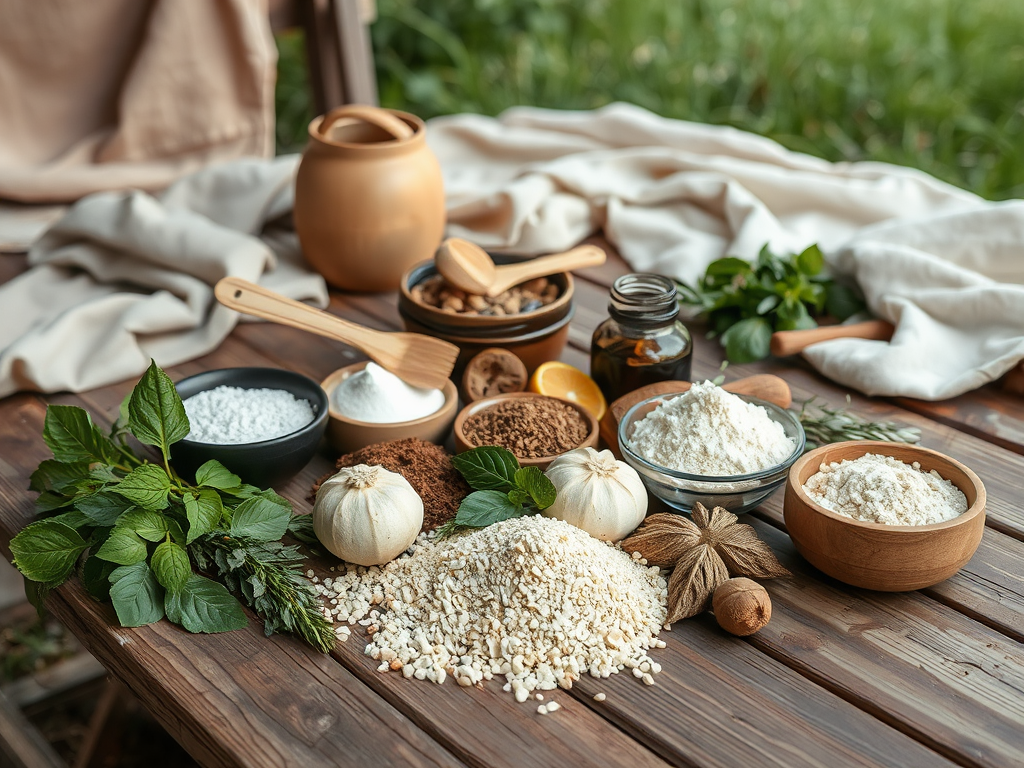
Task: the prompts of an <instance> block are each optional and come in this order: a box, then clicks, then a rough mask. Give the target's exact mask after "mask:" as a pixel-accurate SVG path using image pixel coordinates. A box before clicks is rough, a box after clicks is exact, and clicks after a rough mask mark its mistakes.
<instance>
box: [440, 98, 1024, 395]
mask: <svg viewBox="0 0 1024 768" xmlns="http://www.w3.org/2000/svg"><path fill="white" fill-rule="evenodd" d="M427 137H428V141H429V143H430V146H431V147H432V148H433V149H434V151H435V152H436V153H437V155H438V157H439V158H440V161H441V166H442V169H443V170H444V180H445V185H446V195H447V200H448V216H449V234H450V235H456V236H459V237H465V238H468V239H470V240H473V241H475V242H478V243H480V244H482V245H484V246H485V247H488V248H491V249H494V250H504V251H508V252H513V253H522V254H538V253H543V252H548V251H554V250H561V249H565V248H568V247H571V246H572V245H574V244H575V243H577V242H578V241H579V240H581V239H582V238H584V237H586V236H587V235H590V234H591V233H593V232H594V231H595V230H597V229H599V228H603V229H604V232H605V234H606V235H607V237H608V239H609V240H610V241H611V242H612V243H613V244H614V245H615V247H616V248H617V249H618V250H619V252H620V253H621V254H622V256H623V257H624V258H625V260H626V261H627V262H628V263H629V264H630V265H631V266H632V267H633V268H634V269H636V270H638V271H649V272H658V273H661V274H665V275H670V276H672V277H675V278H678V279H681V280H685V281H694V280H696V278H697V277H698V276H699V275H700V274H702V273H703V270H704V269H705V267H706V266H707V265H708V263H709V262H711V261H712V260H714V259H716V258H719V257H721V256H724V255H736V256H741V257H743V258H747V259H751V258H753V257H755V256H756V255H757V252H758V251H759V250H760V248H761V246H763V245H764V244H765V243H768V244H770V246H771V247H772V248H773V249H775V250H776V251H777V252H780V251H798V250H802V249H803V248H805V247H806V246H807V245H810V244H811V243H818V244H820V245H821V247H822V249H823V250H824V251H825V252H826V256H827V258H828V260H829V263H830V265H831V267H832V268H833V269H834V270H835V271H836V272H841V273H845V274H848V275H852V276H854V277H856V279H857V281H858V283H859V284H860V286H861V288H862V289H863V290H864V292H865V295H866V298H867V300H868V304H869V307H870V309H871V310H872V312H874V313H875V314H876V315H878V316H880V317H882V318H885V319H886V320H889V321H891V322H892V323H894V324H895V325H896V326H897V330H896V334H895V336H894V337H893V338H892V340H891V341H890V342H881V341H865V340H853V339H844V340H835V341H829V342H822V343H819V344H816V345H813V346H811V347H809V348H808V349H807V351H806V352H805V356H806V358H807V359H808V360H809V361H810V362H811V364H812V365H813V366H815V367H816V368H817V369H818V370H820V371H821V372H822V373H824V374H825V375H826V376H828V377H829V378H832V379H834V380H836V381H838V382H840V383H842V384H845V385H847V386H850V387H853V388H855V389H858V390H860V391H862V392H865V393H867V394H870V395H906V396H910V397H918V398H922V399H926V400H941V399H945V398H948V397H953V396H954V395H958V394H960V393H962V392H966V391H968V390H971V389H975V388H977V387H979V386H981V385H983V384H985V383H987V382H989V381H992V380H993V379H995V378H997V377H999V376H1000V375H1002V374H1003V373H1005V372H1006V371H1008V370H1009V369H1010V368H1012V367H1013V366H1014V365H1016V364H1017V362H1018V361H1020V360H1021V359H1024V285H1022V284H1024V201H1011V202H1006V203H998V204H997V203H987V202H985V201H983V200H981V199H980V198H978V197H976V196H975V195H972V194H970V193H968V192H964V191H962V190H960V189H957V188H955V187H952V186H950V185H948V184H945V183H943V182H940V181H938V180H936V179H934V178H932V177H930V176H928V175H926V174H923V173H920V172H918V171H914V170H911V169H907V168H902V167H898V166H893V165H887V164H882V163H868V162H864V163H829V162H826V161H824V160H820V159H817V158H813V157H810V156H808V155H803V154H799V153H795V152H790V151H787V150H786V149H784V148H782V147H781V146H780V145H778V144H776V143H775V142H773V141H770V140H768V139H764V138H761V137H758V136H754V135H751V134H748V133H744V132H742V131H737V130H734V129H731V128H726V127H717V126H709V125H699V124H695V123H687V122H682V121H677V120H669V119H665V118H661V117H658V116H656V115H654V114H652V113H650V112H647V111H645V110H642V109H640V108H638V107H634V106H629V105H625V104H613V105H611V106H608V107H606V108H603V109H600V110H596V111H593V112H558V111H549V110H541V109H534V108H516V109H512V110H509V111H508V112H506V113H504V114H503V115H502V116H501V117H499V118H497V119H494V118H486V117H480V116H472V115H459V116H454V117H447V118H438V119H436V120H433V121H431V123H430V125H429V128H428V132H427Z"/></svg>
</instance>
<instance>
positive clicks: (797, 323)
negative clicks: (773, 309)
mask: <svg viewBox="0 0 1024 768" xmlns="http://www.w3.org/2000/svg"><path fill="white" fill-rule="evenodd" d="M778 316H779V320H778V322H776V323H775V328H776V330H779V331H803V330H807V329H808V328H817V327H818V323H817V322H815V320H814V318H812V317H811V316H810V314H809V313H808V312H807V307H805V306H804V304H803V302H801V301H784V302H783V303H782V306H781V307H779V311H778Z"/></svg>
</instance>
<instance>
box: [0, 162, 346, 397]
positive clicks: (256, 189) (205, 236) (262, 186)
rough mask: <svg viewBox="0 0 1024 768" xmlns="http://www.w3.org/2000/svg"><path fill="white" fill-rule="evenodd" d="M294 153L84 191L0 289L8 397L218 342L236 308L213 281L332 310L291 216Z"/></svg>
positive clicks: (114, 375)
mask: <svg viewBox="0 0 1024 768" xmlns="http://www.w3.org/2000/svg"><path fill="white" fill-rule="evenodd" d="M297 163H298V157H297V156H288V157H280V158H277V159H276V160H273V161H266V160H259V159H243V160H237V161H233V162H230V163H225V164H221V165H216V166H212V167H210V168H207V169H205V170H202V171H200V172H199V173H196V174H194V175H191V176H188V177H186V178H184V179H182V180H181V181H179V182H177V183H175V184H173V185H171V186H170V187H169V188H168V189H167V190H166V191H165V192H164V193H162V194H160V195H159V196H152V195H150V194H147V193H145V192H139V191H136V192H100V193H96V194H93V195H89V196H87V197H85V198H83V199H82V200H80V201H79V202H77V203H76V204H75V205H73V206H72V207H71V208H70V209H69V211H68V212H67V214H66V215H65V216H64V217H63V218H62V219H61V220H60V221H58V222H57V223H56V224H54V225H53V226H52V227H51V228H50V229H49V230H48V231H47V232H46V233H45V234H44V235H43V236H42V237H41V238H40V239H39V240H37V241H36V242H35V243H34V244H33V245H32V248H31V249H30V251H29V263H30V264H31V266H32V268H31V269H29V270H28V271H27V272H25V273H23V274H22V275H20V276H18V277H16V278H15V279H14V280H11V281H10V282H8V283H5V284H4V285H2V286H0V397H4V396H7V395H9V394H11V393H13V392H17V391H19V390H37V391H42V392H56V391H60V390H70V391H72V392H81V391H84V390H88V389H92V388H95V387H101V386H105V385H108V384H113V383H115V382H119V381H123V380H125V379H128V378H132V377H138V376H139V375H141V374H142V373H143V372H144V371H145V369H146V367H147V366H148V365H149V361H150V358H152V359H154V360H156V362H157V363H158V364H159V365H161V366H163V367H166V366H171V365H175V364H177V363H181V362H183V361H185V360H190V359H193V358H196V357H200V356H202V355H204V354H206V353H208V352H210V351H212V350H213V349H215V348H216V347H217V346H218V345H219V344H220V343H221V342H222V341H223V340H224V338H225V337H226V336H227V335H228V334H229V333H230V332H231V329H232V328H234V326H235V323H236V322H237V321H238V313H236V312H234V311H232V310H229V309H227V308H226V307H223V306H221V305H220V304H219V303H218V302H217V301H216V299H215V298H214V295H213V286H214V285H215V284H216V282H217V281H218V280H219V279H220V278H222V277H226V276H229V275H230V276H235V277H241V278H244V279H246V280H251V281H253V282H259V283H261V284H262V285H265V286H267V287H268V288H271V289H273V290H275V291H277V292H279V293H282V294H284V295H285V296H289V297H291V298H295V299H300V300H307V301H310V302H312V303H314V304H315V305H316V306H320V307H324V306H326V305H327V302H328V294H327V287H326V285H325V284H324V281H323V279H322V278H321V277H320V276H319V275H317V274H315V273H313V272H312V271H311V270H310V269H309V268H308V267H307V266H306V265H305V263H304V262H303V260H302V255H301V251H300V248H299V243H298V238H297V236H296V235H295V233H294V231H292V230H291V228H290V224H289V223H288V222H287V214H288V213H289V212H290V211H291V208H292V199H293V187H294V174H295V170H296V168H297Z"/></svg>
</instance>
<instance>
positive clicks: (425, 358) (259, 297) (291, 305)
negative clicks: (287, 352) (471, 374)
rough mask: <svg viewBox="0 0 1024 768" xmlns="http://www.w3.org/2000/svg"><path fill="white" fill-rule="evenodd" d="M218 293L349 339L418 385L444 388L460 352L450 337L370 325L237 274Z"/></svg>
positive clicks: (254, 310)
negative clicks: (385, 328) (322, 309)
mask: <svg viewBox="0 0 1024 768" xmlns="http://www.w3.org/2000/svg"><path fill="white" fill-rule="evenodd" d="M214 295H215V296H216V297H217V301H219V302H220V303H221V304H223V305H224V306H225V307H229V308H230V309H234V310H236V311H238V312H245V313H246V314H249V315H255V316H256V317H262V318H263V319H264V320H271V321H273V322H275V323H281V324H282V325H290V326H291V327H292V328H299V329H301V330H303V331H309V332H310V333H315V334H318V335H320V336H326V337H327V338H328V339H336V340H337V341H343V342H345V343H346V344H349V345H351V346H353V347H355V348H356V349H358V350H359V351H360V352H362V353H363V354H365V355H366V356H367V357H368V358H370V359H371V360H373V361H374V362H375V363H377V365H379V366H380V367H381V368H384V369H386V370H388V371H391V373H393V374H395V376H397V377H398V378H400V379H402V381H404V382H406V383H407V384H411V385H412V386H414V387H423V388H426V389H442V388H443V387H444V385H445V383H446V382H447V381H448V377H449V376H451V373H452V369H453V368H454V367H455V359H456V358H457V357H458V356H459V348H458V347H456V346H455V345H454V344H449V343H448V342H447V341H442V340H441V339H435V338H433V337H432V336H424V335H423V334H419V333H387V332H385V331H375V330H373V329H371V328H365V327H363V326H361V325H358V324H356V323H350V322H349V321H348V320H342V319H341V318H340V317H336V316H335V315H332V314H330V313H329V312H323V311H321V310H319V309H316V308H314V307H310V306H308V305H306V304H302V303H301V302H298V301H292V300H291V299H286V298H285V297H284V296H281V295H280V294H277V293H274V292H273V291H269V290H267V289H266V288H263V287H262V286H259V285H256V284H255V283H250V282H249V281H248V280H242V279H241V278H237V277H225V278H223V279H222V280H220V281H218V283H217V285H216V287H215V288H214Z"/></svg>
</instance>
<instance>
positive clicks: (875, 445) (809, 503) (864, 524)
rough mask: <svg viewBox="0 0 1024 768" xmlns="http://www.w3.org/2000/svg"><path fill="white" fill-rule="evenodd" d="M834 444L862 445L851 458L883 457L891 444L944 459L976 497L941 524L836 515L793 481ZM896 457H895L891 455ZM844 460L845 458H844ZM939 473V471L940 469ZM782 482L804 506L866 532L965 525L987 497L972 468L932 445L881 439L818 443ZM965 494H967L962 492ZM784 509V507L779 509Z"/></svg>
mask: <svg viewBox="0 0 1024 768" xmlns="http://www.w3.org/2000/svg"><path fill="white" fill-rule="evenodd" d="M837 445H844V446H853V447H856V448H864V452H863V453H860V454H858V455H857V456H855V457H854V458H859V457H860V456H863V455H864V454H866V453H877V454H881V455H883V456H892V454H891V453H889V452H888V451H890V450H891V449H892V448H893V447H894V446H898V447H899V448H900V449H902V450H909V451H910V452H911V453H919V454H921V455H922V456H933V457H935V458H937V459H940V460H941V461H945V462H948V463H949V464H951V465H953V466H954V467H956V468H957V469H959V470H960V471H961V472H963V473H964V474H965V475H966V476H967V479H968V480H970V481H971V484H972V485H973V486H974V491H975V493H976V494H977V496H976V497H975V499H974V503H973V504H971V506H970V507H968V508H967V511H966V512H964V513H963V514H962V515H957V516H956V517H954V518H953V519H951V520H943V521H942V522H941V523H929V524H927V525H889V524H888V523H873V522H870V521H867V520H855V519H853V518H852V517H847V516H846V515H840V514H839V513H838V512H833V511H832V510H830V509H826V508H825V507H823V506H821V505H820V504H818V503H817V502H816V501H814V500H813V499H811V497H810V496H808V495H807V492H806V491H804V486H803V483H801V482H799V481H798V480H797V477H798V476H799V474H800V471H801V470H802V469H803V468H804V467H805V466H807V464H809V463H810V462H812V461H816V462H817V463H818V464H820V463H821V458H820V457H821V456H822V455H824V454H825V453H826V452H827V451H828V450H829V449H832V448H834V447H835V446H837ZM892 457H893V458H896V457H895V456H892ZM846 460H847V461H848V460H849V459H846ZM939 475H940V476H941V475H942V473H941V472H940V473H939ZM942 479H943V480H949V482H951V483H953V485H954V487H956V488H957V489H959V490H960V492H961V493H963V491H964V489H963V488H960V486H959V485H957V484H956V483H955V482H953V480H952V479H951V478H948V477H943V478H942ZM786 484H787V486H789V487H790V488H792V490H793V493H794V494H795V495H796V498H797V499H798V500H799V501H800V502H801V503H803V504H804V505H805V506H806V507H807V508H808V509H810V510H812V511H814V512H816V513H817V514H819V515H821V516H823V517H825V518H827V519H829V520H834V521H836V522H839V523H843V524H844V525H850V526H852V527H854V528H863V529H864V530H870V531H892V532H894V533H914V532H927V531H942V530H945V529H947V528H956V527H958V526H960V525H965V524H967V523H969V522H970V521H971V520H973V519H974V518H976V517H977V516H978V515H979V514H982V513H983V512H984V511H985V502H986V500H987V493H986V491H985V484H984V483H982V482H981V478H980V477H978V475H977V474H976V473H975V472H974V470H973V469H971V468H970V467H968V466H966V465H965V464H963V463H961V462H959V461H957V460H956V459H954V458H953V457H952V456H947V455H946V454H944V453H942V452H941V451H936V450H934V449H932V448H925V447H923V446H920V445H912V444H908V443H892V442H888V441H885V440H846V441H843V442H839V443H829V444H827V445H822V446H819V447H818V448H815V449H814V450H813V451H809V452H807V453H805V454H804V455H803V456H801V457H800V458H799V459H797V460H796V462H795V463H794V464H793V466H792V467H790V470H789V475H788V476H787V478H786ZM964 495H965V496H966V495H967V494H966V493H964ZM783 512H785V510H783Z"/></svg>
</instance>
